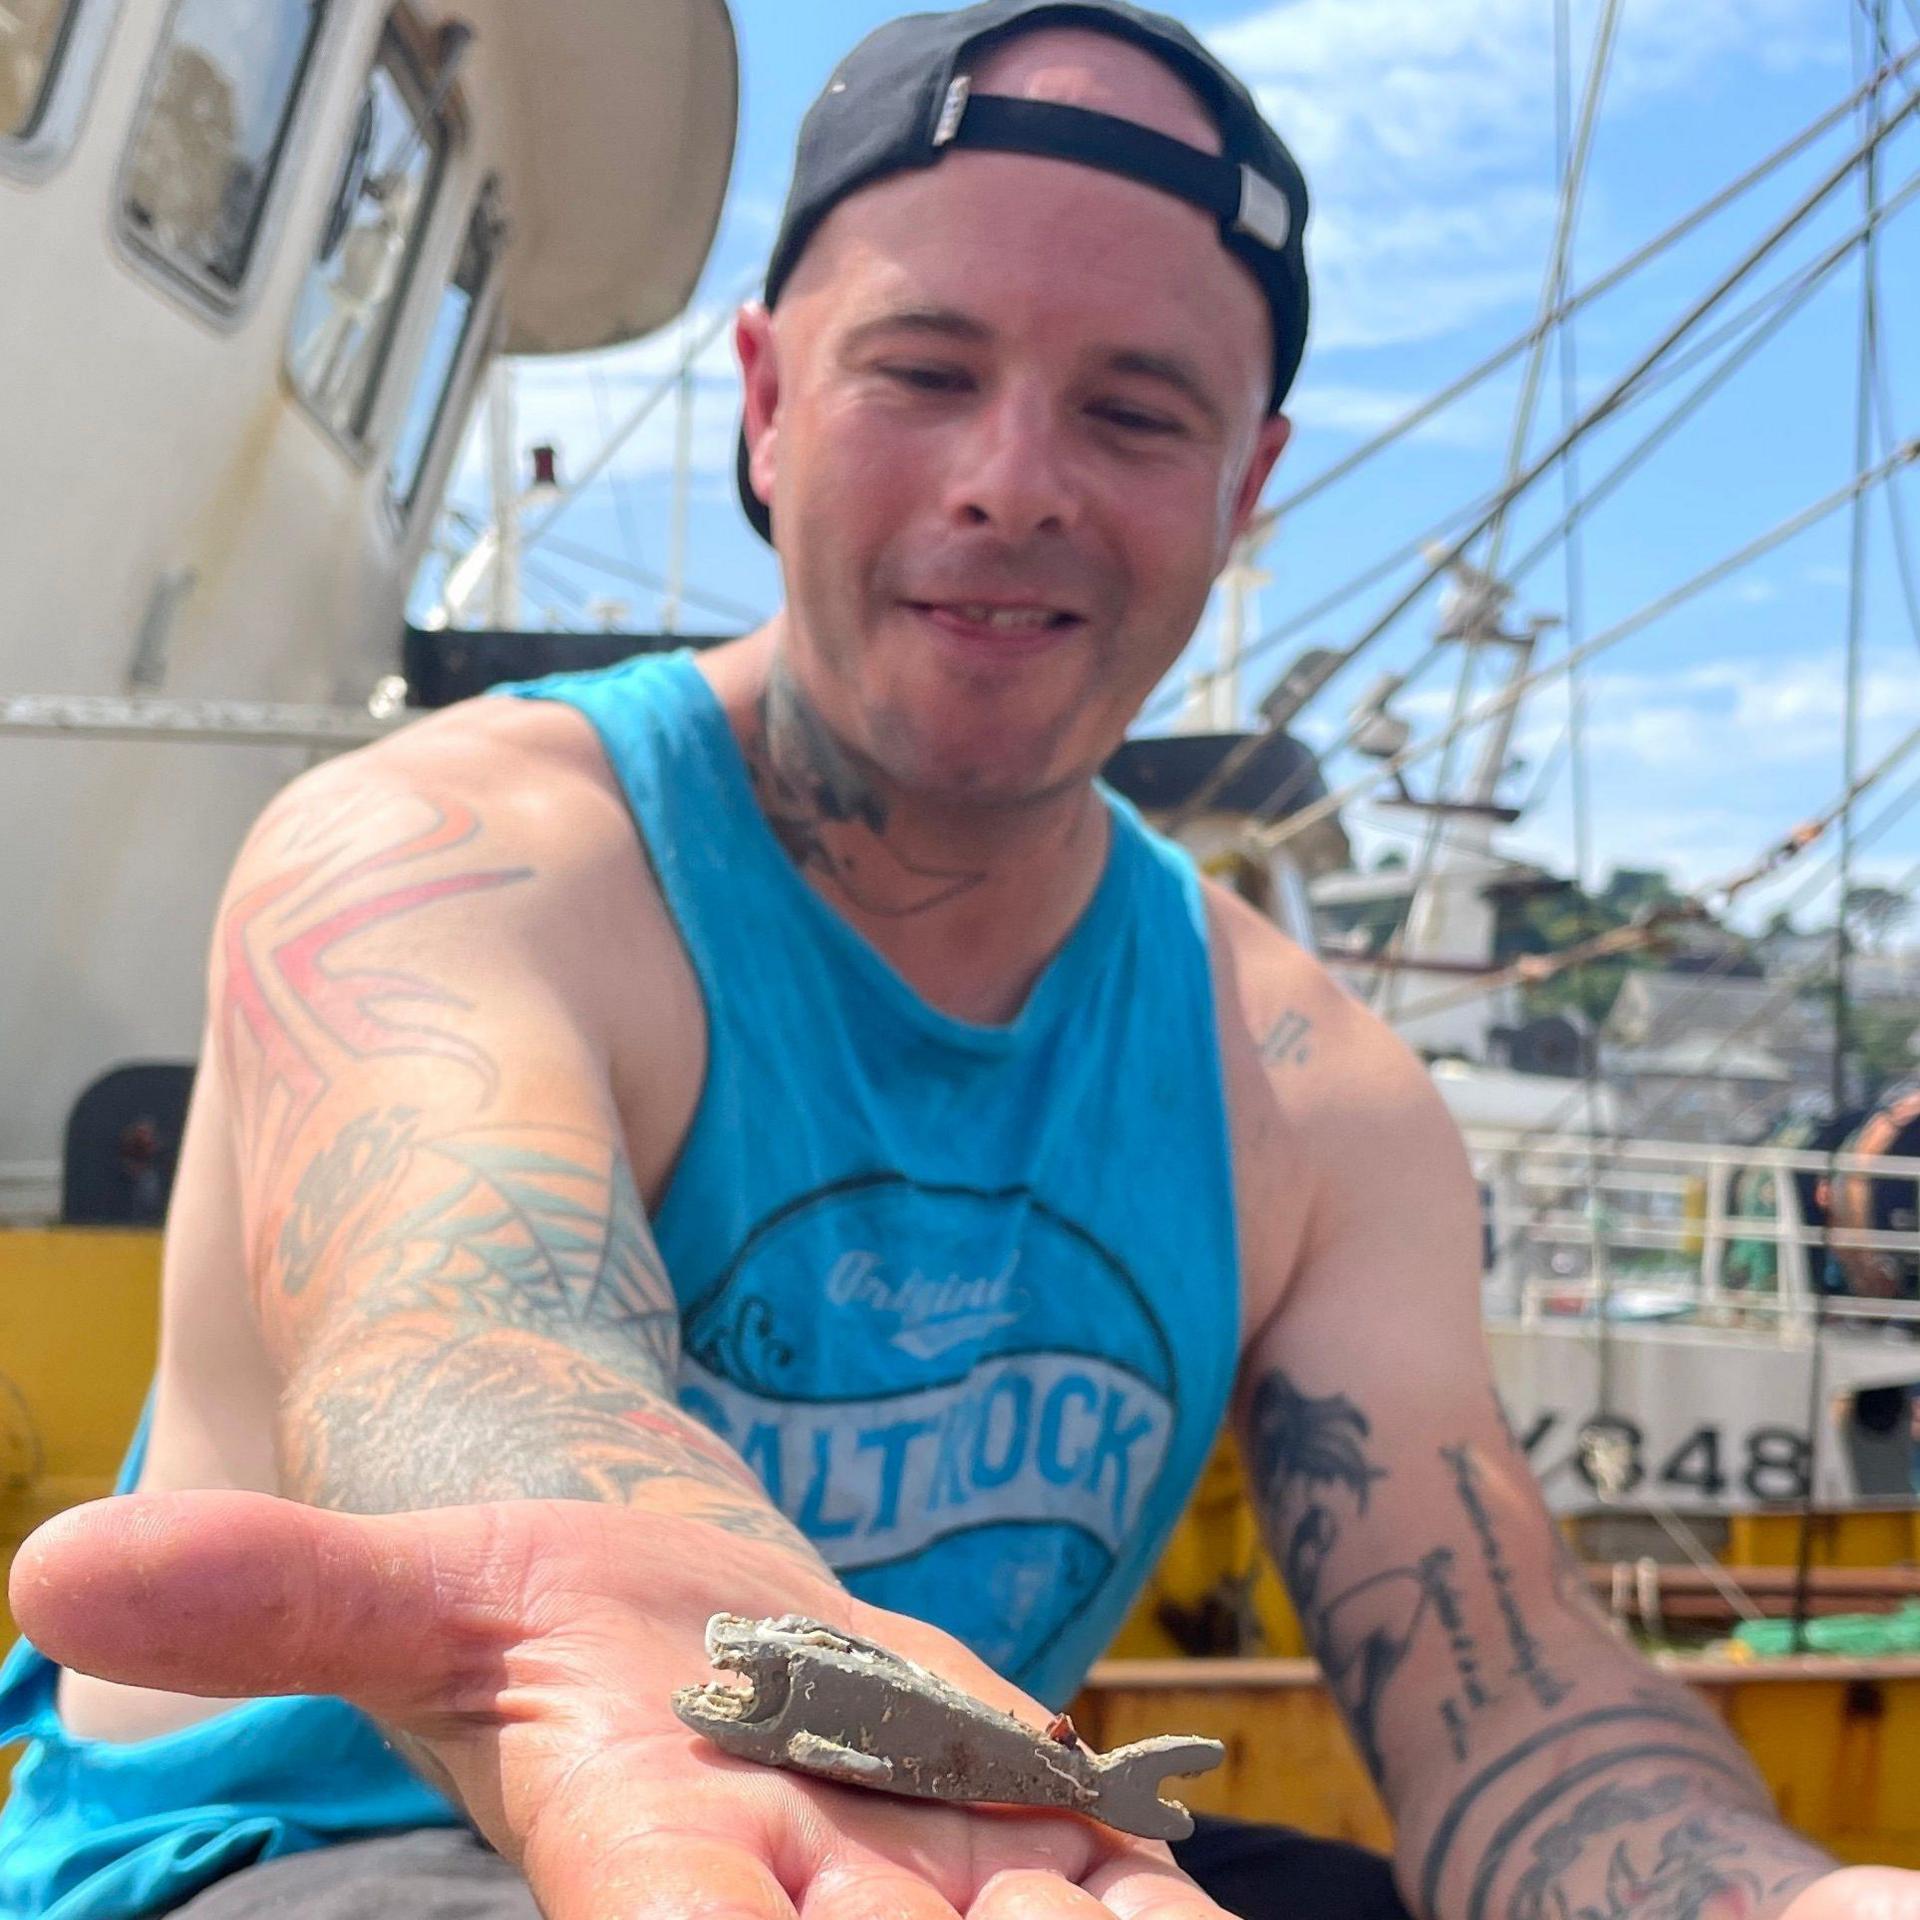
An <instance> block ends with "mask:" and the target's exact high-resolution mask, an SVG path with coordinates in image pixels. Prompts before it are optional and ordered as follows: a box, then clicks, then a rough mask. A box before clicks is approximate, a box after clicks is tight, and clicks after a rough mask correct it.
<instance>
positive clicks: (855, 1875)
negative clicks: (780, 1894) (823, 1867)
mask: <svg viewBox="0 0 1920 1920" xmlns="http://www.w3.org/2000/svg"><path fill="white" fill-rule="evenodd" d="M800 1920H960V1917H959V1915H958V1914H957V1913H956V1912H955V1911H954V1909H953V1906H952V1905H951V1903H950V1902H948V1901H947V1900H946V1899H944V1898H943V1897H942V1896H941V1894H940V1891H939V1889H938V1888H937V1887H935V1886H934V1885H932V1883H931V1882H930V1881H928V1880H927V1879H926V1877H925V1876H924V1875H922V1874H918V1873H915V1872H913V1871H911V1869H909V1868H906V1867H900V1866H895V1865H894V1864H893V1863H892V1862H891V1861H879V1860H874V1861H864V1862H862V1863H861V1864H859V1865H857V1866H844V1867H832V1868H829V1869H828V1870H827V1871H826V1872H824V1873H822V1874H820V1875H818V1876H817V1877H816V1878H815V1879H814V1880H813V1882H812V1883H811V1884H810V1885H809V1886H808V1888H807V1890H806V1892H805V1893H804V1894H803V1895H802V1896H801V1899H800Z"/></svg>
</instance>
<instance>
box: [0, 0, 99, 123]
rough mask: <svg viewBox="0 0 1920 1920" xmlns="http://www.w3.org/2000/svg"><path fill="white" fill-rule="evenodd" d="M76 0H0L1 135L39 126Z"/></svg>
mask: <svg viewBox="0 0 1920 1920" xmlns="http://www.w3.org/2000/svg"><path fill="white" fill-rule="evenodd" d="M79 11H80V7H79V0H0V137H3V138H6V139H9V140H30V139H32V138H33V136H34V134H36V133H37V132H38V131H39V129H40V120H41V117H42V115H43V114H45V112H46V110H47V96H48V95H49V94H50V93H51V92H52V91H53V82H54V78H55V75H56V74H57V73H58V72H59V68H60V56H61V55H62V54H63V53H64V52H65V51H66V46H67V39H68V36H69V34H70V32H71V29H72V27H73V21H74V16H75V15H76V14H77V13H78V12H79Z"/></svg>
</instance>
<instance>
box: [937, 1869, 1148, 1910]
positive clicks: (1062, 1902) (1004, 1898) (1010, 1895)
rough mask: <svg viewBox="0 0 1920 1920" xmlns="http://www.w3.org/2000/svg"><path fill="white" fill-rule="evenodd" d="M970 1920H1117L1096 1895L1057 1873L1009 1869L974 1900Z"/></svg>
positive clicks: (982, 1890)
mask: <svg viewBox="0 0 1920 1920" xmlns="http://www.w3.org/2000/svg"><path fill="white" fill-rule="evenodd" d="M967 1920H1113V1916H1112V1915H1111V1914H1110V1913H1109V1912H1108V1911H1107V1909H1106V1908H1105V1907H1103V1906H1102V1905H1101V1904H1100V1901H1099V1900H1098V1898H1097V1897H1096V1896H1095V1895H1093V1894H1092V1893H1089V1892H1086V1891H1084V1890H1083V1889H1082V1888H1080V1887H1077V1886H1075V1885H1074V1883H1073V1882H1072V1881H1071V1880H1068V1879H1066V1878H1064V1877H1063V1876H1062V1875H1060V1874H1057V1873H1048V1872H1045V1871H1044V1870H1042V1869H1038V1868H1033V1867H1009V1868H1008V1869H1007V1870H1006V1871H1005V1872H1004V1873H996V1874H995V1875H994V1876H993V1878H992V1879H991V1880H989V1881H988V1882H987V1884H986V1885H985V1886H984V1887H982V1888H981V1889H980V1891H979V1893H978V1894H976V1895H975V1896H974V1901H973V1905H972V1906H970V1907H969V1908H968V1909H967Z"/></svg>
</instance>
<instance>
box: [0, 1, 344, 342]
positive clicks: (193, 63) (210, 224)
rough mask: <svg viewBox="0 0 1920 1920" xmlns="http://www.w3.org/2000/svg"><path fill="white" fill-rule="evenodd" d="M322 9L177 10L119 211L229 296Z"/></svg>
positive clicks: (179, 266) (213, 6) (138, 235)
mask: <svg viewBox="0 0 1920 1920" xmlns="http://www.w3.org/2000/svg"><path fill="white" fill-rule="evenodd" d="M6 3H7V0H0V4H6ZM324 11H325V0H177V4H176V5H175V7H174V10H173V17H172V19H171V20H170V21H169V22H168V25H167V32H166V38H165V39H164V41H163V42H162V43H161V48H160V54H159V58H158V61H157V63H156V65H155V69H154V74H153V78H152V80H151V81H150V83H149V87H148V92H147V98H146V102H145V104H144V106H143V107H142V108H141V112H140V118H139V121H138V123H137V124H136V126H135V128H134V134H133V144H132V147H131V149H130V151H129V154H128V158H127V167H126V173H125V176H124V179H123V181H122V186H121V215H122V218H123V219H124V221H125V222H126V225H127V227H128V228H129V230H130V231H131V232H132V234H133V236H134V238H135V239H136V240H137V241H138V242H139V243H140V245H141V246H142V247H144V248H146V249H147V250H148V251H150V252H152V253H154V254H155V255H157V256H158V257H159V258H160V259H161V260H163V261H164V262H165V263H166V264H167V265H168V266H170V267H173V268H174V269H176V270H177V271H180V272H182V273H184V274H185V275H186V276H187V277H188V278H189V279H190V280H192V281H193V282H194V283H195V284H196V285H198V286H200V287H201V288H203V289H204V290H206V291H209V292H211V293H212V294H213V295H214V297H215V298H216V299H217V300H219V301H220V302H221V303H222V304H223V305H231V304H232V296H233V295H234V294H235V293H237V292H238V291H239V288H240V284H241V282H242V281H243V280H244V279H245V278H246V272H247V263H248V262H249V261H250V260H251V259H252V257H253V249H254V243H255V241H256V240H257V239H258V237H259V232H260V223H261V216H262V214H263V213H264V211H265V209H266V204H267V196H268V194H269V192H270V191H271V189H272V186H273V181H274V175H275V173H276V171H277V170H278V167H279V163H280V157H281V154H282V153H283V151H284V150H285V147H286V142H287V132H288V128H289V127H290V126H291V124H292V121H293V112H294V106H295V104H296V102H297V101H298V99H299V95H300V82H301V78H302V76H303V75H304V74H305V72H306V70H307V64H308V61H309V59H310V58H311V56H312V53H313V46H314V41H315V39H316V37H317V35H318V33H319V28H320V20H321V16H322V14H323V13H324Z"/></svg>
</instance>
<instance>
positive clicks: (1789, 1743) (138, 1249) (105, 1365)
mask: <svg viewBox="0 0 1920 1920" xmlns="http://www.w3.org/2000/svg"><path fill="white" fill-rule="evenodd" d="M159 1270H160V1241H159V1236H158V1235H157V1234H154V1233H146V1232H118V1231H103V1230H97V1229H82V1228H53V1229H41V1230H18V1231H6V1230H0V1563H10V1562H11V1560H12V1557H13V1553H14V1550H15V1548H16V1547H17V1546H18V1545H19V1543H20V1542H21V1541H22V1540H23V1539H24V1538H25V1537H26V1536H27V1535H28V1534H29V1533H31V1532H32V1531H33V1529H34V1528H35V1527H37V1526H39V1525H40V1523H41V1522H42V1521H43V1520H46V1519H48V1518H50V1517H51V1516H52V1515H53V1514H55V1513H58V1512H59V1511H61V1509H62V1508H64V1507H68V1506H72V1505H75V1504H77V1503H78V1502H80V1501H82V1500H90V1499H95V1498H97V1497H99V1496H100V1495H102V1494H105V1493H107V1492H109V1491H111V1488H112V1485H113V1478H114V1475H115V1472H116V1471H117V1469H118V1467H119V1464H120V1459H121V1456H122V1454H123V1453H124V1452H125V1450H126V1444H127V1440H128V1437H129V1435H130V1434H131V1433H132V1431H133V1426H134V1422H135V1421H136V1419H137V1418H138V1417H139V1412H140V1405H141V1401H142V1399H143V1397H144V1395H145V1393H146V1388H147V1383H148V1380H149V1378H150V1377H151V1374H152V1370H153V1356H154V1347H155V1340H156V1334H157V1317H158V1316H157V1302H158V1296H159ZM1796 1527H1797V1520H1796V1519H1795V1517H1794V1516H1792V1515H1752V1516H1745V1517H1742V1518H1739V1519H1736V1520H1735V1521H1734V1522H1733V1531H1732V1534H1731V1537H1730V1540H1729V1552H1728V1556H1727V1557H1728V1558H1729V1559H1730V1560H1732V1561H1735V1562H1737V1563H1739V1564H1744V1565H1776V1566H1777V1565H1780V1564H1782V1563H1783V1562H1787V1561H1790V1560H1791V1559H1792V1558H1793V1553H1794V1549H1795V1539H1796V1534H1795V1529H1796ZM1814 1544H1815V1556H1816V1560H1817V1562H1818V1563H1819V1564H1821V1565H1828V1566H1836V1567H1840V1566H1892V1565H1897V1564H1899V1563H1901V1562H1912V1561H1916V1560H1920V1514H1914V1513H1911V1512H1873V1513H1847V1514H1834V1515H1827V1516H1824V1517H1823V1518H1822V1519H1821V1521H1820V1522H1819V1523H1818V1531H1817V1533H1816V1538H1815V1543H1814ZM1249 1616H1250V1617H1251V1619H1252V1621H1254V1622H1257V1624H1258V1627H1259V1637H1260V1640H1261V1642H1262V1644H1263V1645H1264V1646H1265V1647H1266V1648H1267V1649H1268V1651H1269V1652H1270V1653H1271V1654H1275V1655H1280V1656H1288V1655H1291V1656H1299V1655H1301V1654H1302V1653H1303V1652H1304V1643H1303V1641H1302V1638H1301V1635H1300V1629H1299V1625H1298V1623H1297V1621H1296V1620H1295V1619H1294V1616H1293V1611H1292V1609H1291V1607H1290V1606H1289V1605H1288V1603H1287V1598H1286V1594H1285V1592H1284V1590H1283V1589H1282V1587H1281V1585H1280V1582H1279V1581H1278V1579H1277V1578H1276V1577H1275V1576H1274V1574H1273V1573H1272V1571H1271V1569H1270V1568H1269V1567H1268V1566H1267V1564H1266V1562H1265V1559H1264V1556H1263V1555H1262V1554H1261V1552H1260V1550H1259V1543H1258V1539H1257V1535H1256V1532H1255V1528H1254V1523H1253V1518H1252V1515H1251V1512H1250V1511H1249V1509H1248V1505H1247V1502H1246V1499H1245V1496H1244V1492H1243V1489H1242V1485H1241V1481H1240V1476H1239V1472H1238V1469H1237V1467H1236V1466H1235V1464H1234V1460H1233V1456H1232V1453H1231V1451H1230V1450H1228V1449H1225V1448H1223V1449H1222V1450H1221V1451H1220V1453H1219V1454H1218V1455H1216V1457H1215V1459H1214V1461H1213V1463H1212V1465H1211V1466H1210V1467H1209V1468H1208V1471H1207V1474H1206V1476H1205V1478H1204V1479H1203V1480H1202V1483H1201V1485H1200V1487H1199V1489H1198V1490H1197V1492H1196V1494H1195V1496H1194V1500H1193V1503H1192V1506H1191V1507H1190V1509H1189V1511H1188V1514H1187V1516H1186V1518H1185V1519H1184V1520H1183V1521H1182V1523H1181V1526H1180V1528H1179V1530H1178V1532H1177V1534H1176V1536H1175V1538H1174V1540H1173V1542H1172V1544H1171V1546H1170V1547H1169V1549H1168V1552H1167V1554H1166V1557H1165V1559H1164V1560H1163V1562H1162V1564H1161V1567H1160V1570H1159V1573H1158V1575H1157V1576H1156V1578H1155V1581H1154V1583H1153V1585H1152V1587H1151V1588H1150V1589H1149V1591H1148V1592H1147V1593H1146V1594H1145V1595H1144V1596H1143V1597H1142V1599H1141V1602H1140V1604H1139V1605H1138V1606H1137V1607H1136V1608H1135V1609H1134V1611H1133V1613H1132V1614H1131V1616H1130V1617H1129V1618H1128V1620H1127V1621H1126V1623H1125V1625H1124V1626H1123V1628H1122V1630H1121V1632H1120V1634H1119V1636H1118V1638H1117V1639H1116V1641H1115V1644H1114V1647H1113V1657H1112V1658H1110V1659H1109V1660H1107V1661H1106V1662H1104V1663H1103V1664H1102V1665H1101V1666H1100V1667H1099V1668H1098V1669H1097V1670H1096V1671H1095V1674H1094V1676H1093V1679H1092V1681H1091V1683H1090V1684H1089V1687H1088V1691H1087V1694H1086V1695H1085V1697H1084V1698H1083V1700H1082V1701H1081V1702H1080V1704H1079V1705H1078V1706H1076V1708H1075V1718H1076V1720H1077V1721H1078V1723H1079V1725H1080V1727H1081V1729H1082V1731H1083V1732H1084V1733H1086V1735H1087V1736H1088V1738H1089V1739H1091V1740H1093V1741H1094V1742H1095V1743H1096V1744H1097V1745H1100V1746H1103V1747H1104V1746H1110V1745H1113V1744H1116V1743H1117V1742H1120V1741H1124V1740H1131V1739H1135V1738H1139V1737H1142V1736H1144V1735H1146V1734H1148V1733H1156V1732H1164V1731H1165V1730H1166V1729H1167V1728H1169V1727H1179V1728H1180V1729H1181V1730H1182V1731H1188V1730H1191V1731H1193V1732H1196V1733H1210V1734H1214V1735H1216V1736H1217V1737H1218V1738H1219V1739H1221V1740H1223V1741H1224V1742H1225V1743H1226V1746H1227V1754H1228V1758H1227V1764H1226V1765H1225V1766H1224V1767H1223V1768H1222V1769H1221V1770H1220V1771H1219V1772H1218V1773H1216V1774H1213V1775H1211V1776H1209V1777H1207V1778H1205V1779H1203V1780H1199V1781H1195V1782H1192V1783H1190V1785H1189V1787H1187V1788H1183V1792H1185V1793H1186V1794H1187V1797H1188V1798H1189V1799H1190V1800H1191V1801H1192V1803H1193V1804H1194V1805H1195V1806H1197V1807H1201V1808H1203V1809H1205V1810H1207V1811H1212V1812H1223V1813H1236V1814H1240V1815H1242V1816H1244V1817H1247V1818H1252V1819H1275V1820H1284V1821H1287V1822H1289V1823H1290V1824H1292V1825H1295V1826H1300V1827H1305V1828H1307V1829H1309V1830H1310V1831H1313V1832H1317V1833H1326V1834H1333V1835H1338V1836H1340V1837H1343V1838H1346V1839H1351V1840H1356V1841H1360V1842H1363V1843H1365V1844H1367V1845H1370V1846H1376V1847H1383V1846H1385V1845H1386V1844H1387V1841H1388V1829H1387V1821H1386V1815H1385V1813H1384V1811H1383V1810H1382V1808H1381V1806H1380V1803H1379V1800H1378V1798H1377V1797H1376V1796H1375V1794H1374V1792H1373V1788H1372V1786H1371V1785H1370V1783H1369V1782H1368V1780H1367V1777H1366V1774H1365V1772H1364V1770H1363V1769H1362V1768H1361V1766H1360V1763H1359V1760H1358V1759H1357V1757H1356V1756H1355V1754H1354V1752H1353V1749H1352V1746H1351V1745H1350V1744H1349V1742H1348V1740H1347V1737H1346V1733H1345V1730H1344V1729H1343V1728H1342V1726H1341V1724H1340V1719H1339V1715H1338V1713H1337V1712H1336V1711H1335V1709H1334V1707H1333V1705H1332V1703H1331V1701H1330V1700H1329V1698H1328V1696H1327V1694H1326V1691H1325V1689H1324V1688H1323V1687H1321V1685H1320V1684H1319V1681H1318V1677H1317V1673H1316V1670H1315V1669H1314V1667H1313V1664H1312V1662H1311V1661H1309V1660H1306V1659H1304V1658H1299V1657H1291V1658H1288V1657H1279V1658H1263V1659H1257V1660H1255V1659H1238V1660H1209V1659H1192V1658H1181V1657H1179V1656H1180V1655H1181V1653H1182V1641H1183V1640H1184V1641H1185V1643H1186V1644H1187V1645H1188V1646H1191V1645H1193V1644H1195V1640H1196V1637H1197V1636H1198V1637H1204V1636H1205V1634H1206V1633H1207V1632H1208V1630H1209V1623H1210V1622H1211V1623H1214V1624H1215V1628H1216V1630H1217V1623H1219V1622H1220V1621H1221V1620H1222V1619H1223V1618H1233V1617H1237V1618H1238V1619H1239V1620H1241V1621H1243V1622H1244V1621H1245V1620H1247V1619H1248V1618H1249ZM0 1625H3V1626H4V1628H5V1631H6V1638H7V1640H8V1642H9V1643H10V1642H11V1640H12V1638H13V1631H14V1630H13V1623H12V1619H11V1616H10V1615H6V1614H5V1611H4V1608H0ZM1176 1627H1177V1628H1178V1629H1179V1633H1178V1637H1176V1632H1175V1628H1176ZM1669 1664H1671V1665H1672V1667H1673V1668H1674V1670H1675V1671H1676V1672H1677V1673H1678V1674H1680V1675H1681V1676H1682V1677H1684V1678H1685V1679H1686V1680H1687V1681H1688V1682H1689V1683H1690V1684H1692V1685H1693V1686H1695V1687H1697V1688H1698V1689H1699V1690H1700V1692H1701V1694H1702V1696H1703V1697H1704V1698H1706V1699H1707V1700H1708V1701H1709V1702H1711V1703H1712V1705H1713V1706H1714V1707H1715V1708H1716V1709H1717V1710H1718V1711H1719V1712H1720V1713H1721V1714H1723V1715H1724V1716H1725V1718H1726V1720H1727V1722H1728V1724H1729V1725H1730V1726H1731V1727H1732V1728H1733V1730H1734V1732H1735V1733H1736V1734H1737V1735H1738V1736H1739V1738H1740V1739H1741V1740H1742V1741H1743V1742H1744V1744H1745V1745H1746V1747H1747V1750H1748V1751H1749V1752H1750V1753H1751V1754H1752V1755H1753V1757H1754V1759H1755V1761H1756V1763H1757V1764H1758V1765H1759V1767H1760V1770H1761V1772H1762V1773H1763V1774H1764V1775H1765V1776H1766V1778H1767V1781H1768V1783H1769V1785H1770V1786H1771V1787H1772V1788H1773V1791H1774V1793H1775V1794H1776V1795H1777V1796H1778V1798H1779V1801H1780V1804H1781V1807H1782V1809H1783V1810H1784V1811H1785V1813H1786V1815H1787V1817H1788V1818H1789V1819H1790V1820H1791V1821H1792V1822H1793V1823H1794V1825H1796V1826H1797V1827H1799V1828H1801V1829H1802V1831H1804V1832H1806V1833H1808V1834H1810V1835H1812V1836H1813V1837H1814V1838H1816V1839H1817V1840H1819V1841H1820V1842H1821V1843H1822V1844H1823V1845H1825V1846H1827V1847H1830V1848H1831V1849H1832V1850H1833V1851H1834V1852H1835V1853H1836V1854H1838V1855H1839V1856H1840V1857H1841V1858H1843V1859H1848V1860H1880V1861H1886V1862H1890V1863H1893V1864H1897V1865H1901V1866H1911V1867H1916V1868H1920V1769H1915V1768H1913V1767H1911V1766H1910V1765H1907V1766H1903V1765H1901V1764H1900V1756H1901V1755H1903V1754H1904V1755H1912V1754H1914V1753H1916V1752H1920V1660H1911V1661H1899V1662H1886V1661H1882V1662H1873V1663H1865V1662H1840V1661H1831V1660H1817V1659H1815V1660H1806V1661H1780V1662H1769V1663H1768V1664H1766V1665H1764V1666H1760V1665H1738V1664H1733V1663H1728V1662H1707V1661H1698V1660H1694V1661H1674V1662H1671V1663H1669ZM8 1758H9V1756H7V1755H4V1754H0V1778H4V1771H5V1768H6V1765H7V1761H8Z"/></svg>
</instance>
